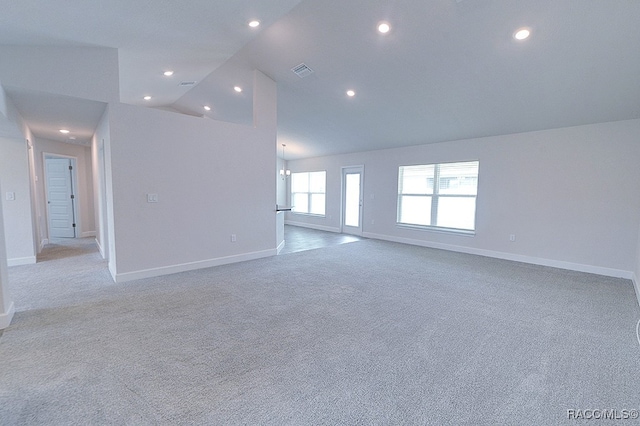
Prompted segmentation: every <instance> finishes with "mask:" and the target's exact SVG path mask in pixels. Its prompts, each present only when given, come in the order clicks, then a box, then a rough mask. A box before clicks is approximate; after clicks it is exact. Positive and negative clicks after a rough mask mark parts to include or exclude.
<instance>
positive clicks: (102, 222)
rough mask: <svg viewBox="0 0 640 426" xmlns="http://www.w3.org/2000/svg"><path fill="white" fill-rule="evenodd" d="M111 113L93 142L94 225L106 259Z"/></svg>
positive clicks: (99, 126) (99, 125)
mask: <svg viewBox="0 0 640 426" xmlns="http://www.w3.org/2000/svg"><path fill="white" fill-rule="evenodd" d="M109 138H110V132H109V113H108V110H107V111H105V113H104V115H103V116H102V119H101V120H100V124H98V127H97V128H96V132H95V134H94V135H93V138H92V140H91V162H92V170H93V195H94V203H93V205H94V223H95V225H96V242H97V243H98V249H99V250H100V254H101V255H102V257H103V258H104V259H108V257H109V239H108V237H107V235H108V231H107V194H106V190H107V187H106V171H105V164H106V159H105V144H106V142H105V141H108V140H110V139H109Z"/></svg>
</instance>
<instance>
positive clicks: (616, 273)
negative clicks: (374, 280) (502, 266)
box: [362, 232, 633, 280]
mask: <svg viewBox="0 0 640 426" xmlns="http://www.w3.org/2000/svg"><path fill="white" fill-rule="evenodd" d="M362 236H363V237H365V238H373V239H376V240H384V241H392V242H396V243H403V244H411V245H415V246H422V247H430V248H435V249H441V250H449V251H456V252H460V253H468V254H475V255H479V256H486V257H494V258H497V259H504V260H511V261H514V262H523V263H530V264H533V265H541V266H550V267H553V268H559V269H568V270H571V271H578V272H586V273H589V274H597V275H604V276H607V277H615V278H625V279H628V280H630V279H632V277H633V272H631V271H624V270H622V269H613V268H605V267H601V266H593V265H584V264H581V263H573V262H565V261H562V260H553V259H544V258H540V257H532V256H525V255H521V254H513V253H505V252H500V251H493V250H484V249H477V248H472V247H464V246H456V245H452V244H442V243H435V242H432V241H423V240H414V239H411V238H402V237H394V236H389V235H382V234H374V233H370V232H365V233H363V234H362Z"/></svg>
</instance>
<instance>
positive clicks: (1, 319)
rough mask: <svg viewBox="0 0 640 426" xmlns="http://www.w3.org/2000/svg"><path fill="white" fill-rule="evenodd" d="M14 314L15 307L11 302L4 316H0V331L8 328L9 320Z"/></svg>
mask: <svg viewBox="0 0 640 426" xmlns="http://www.w3.org/2000/svg"><path fill="white" fill-rule="evenodd" d="M15 313H16V307H15V305H14V304H13V302H11V304H10V305H9V309H8V310H7V312H6V313H4V314H0V330H4V329H5V328H7V327H9V325H10V324H11V320H12V319H13V314H15Z"/></svg>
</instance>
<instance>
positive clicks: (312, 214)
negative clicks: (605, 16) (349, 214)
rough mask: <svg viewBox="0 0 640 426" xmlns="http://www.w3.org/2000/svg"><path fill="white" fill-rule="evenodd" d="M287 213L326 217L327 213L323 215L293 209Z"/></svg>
mask: <svg viewBox="0 0 640 426" xmlns="http://www.w3.org/2000/svg"><path fill="white" fill-rule="evenodd" d="M289 213H291V214H297V215H300V216H310V217H327V215H325V214H315V213H302V212H294V211H293V210H291V211H290V212H289Z"/></svg>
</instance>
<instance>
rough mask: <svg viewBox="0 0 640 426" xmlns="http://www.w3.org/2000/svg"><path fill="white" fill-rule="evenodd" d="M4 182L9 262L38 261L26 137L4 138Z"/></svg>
mask: <svg viewBox="0 0 640 426" xmlns="http://www.w3.org/2000/svg"><path fill="white" fill-rule="evenodd" d="M0 182H2V186H3V191H4V192H3V193H2V194H1V196H2V198H3V200H4V203H3V216H4V223H5V238H6V251H7V262H8V264H9V266H12V265H24V264H29V263H35V262H36V248H35V245H34V234H33V221H32V217H33V216H32V209H31V201H32V200H31V188H30V180H29V157H28V146H27V142H26V141H25V140H24V139H8V138H0ZM8 192H11V193H13V194H14V195H15V199H14V200H13V201H7V199H6V194H7V193H8Z"/></svg>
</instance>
